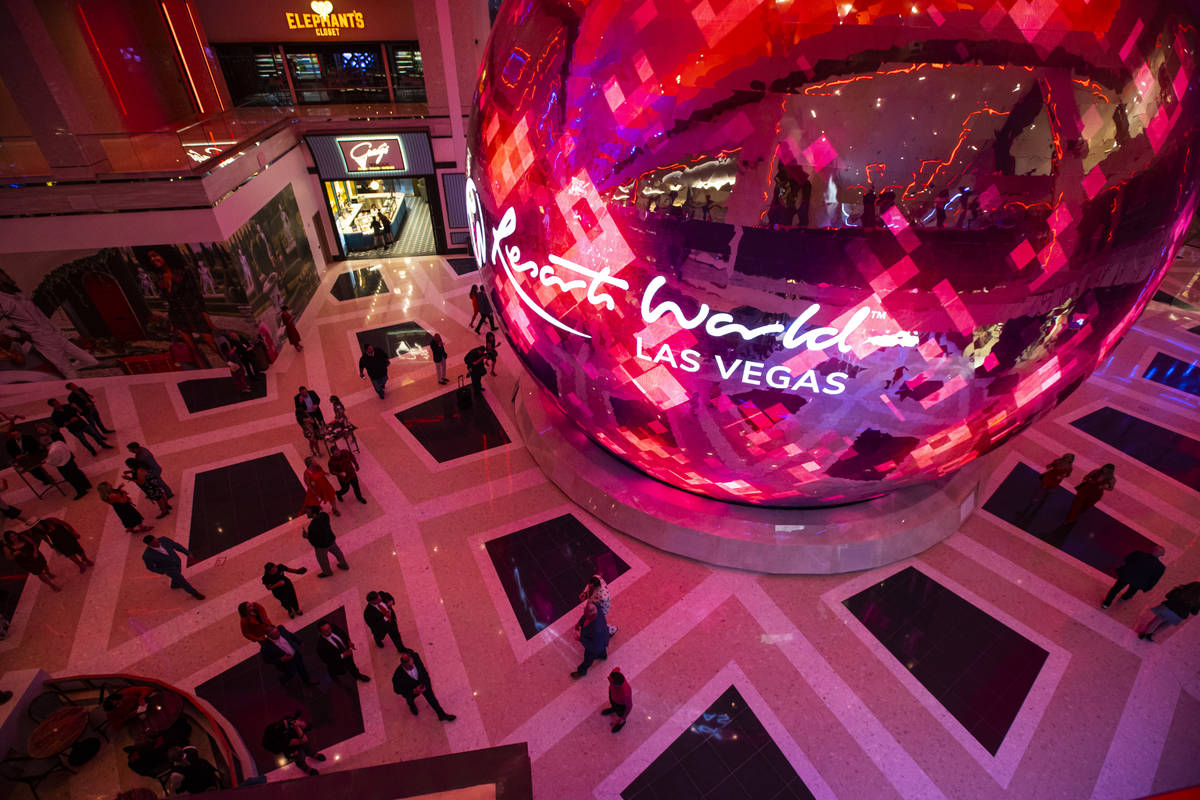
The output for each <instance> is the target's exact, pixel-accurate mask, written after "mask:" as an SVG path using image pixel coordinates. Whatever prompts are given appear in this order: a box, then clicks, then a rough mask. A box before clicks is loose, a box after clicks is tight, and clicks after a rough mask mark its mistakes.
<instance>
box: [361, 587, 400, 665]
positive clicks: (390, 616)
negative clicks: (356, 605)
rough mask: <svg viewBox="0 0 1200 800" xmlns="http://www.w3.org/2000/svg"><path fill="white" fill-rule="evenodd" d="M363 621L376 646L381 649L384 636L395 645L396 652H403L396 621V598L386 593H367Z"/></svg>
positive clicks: (398, 626)
mask: <svg viewBox="0 0 1200 800" xmlns="http://www.w3.org/2000/svg"><path fill="white" fill-rule="evenodd" d="M363 621H364V622H366V623H367V627H368V628H370V630H371V635H372V636H374V637H375V644H376V646H378V647H383V639H384V637H385V636H386V637H388V638H390V639H391V640H392V644H394V645H396V649H397V650H399V651H400V652H404V640H403V639H401V638H400V625H399V623H398V622H397V621H396V598H394V597H392V596H391V595H390V594H388V593H387V592H367V607H366V608H364V609H363Z"/></svg>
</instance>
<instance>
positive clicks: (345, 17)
mask: <svg viewBox="0 0 1200 800" xmlns="http://www.w3.org/2000/svg"><path fill="white" fill-rule="evenodd" d="M311 8H312V10H313V13H311V14H309V13H308V12H297V11H285V12H284V14H283V15H284V17H285V18H286V19H287V26H288V28H289V29H291V30H311V31H312V32H313V34H314V35H316V36H328V37H333V36H341V35H342V30H341V29H342V28H364V27H366V26H365V25H364V24H363V15H362V14H361V13H360V12H358V11H339V12H337V13H334V10H333V3H331V2H329V0H313V2H312V6H311Z"/></svg>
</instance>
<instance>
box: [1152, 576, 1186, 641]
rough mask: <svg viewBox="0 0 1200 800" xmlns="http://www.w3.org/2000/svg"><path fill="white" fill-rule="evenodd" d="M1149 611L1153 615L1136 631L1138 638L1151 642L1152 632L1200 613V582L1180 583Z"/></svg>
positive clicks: (1180, 622)
mask: <svg viewBox="0 0 1200 800" xmlns="http://www.w3.org/2000/svg"><path fill="white" fill-rule="evenodd" d="M1150 611H1151V612H1152V613H1153V614H1154V616H1153V617H1151V618H1150V621H1149V622H1147V623H1146V625H1145V627H1143V628H1142V630H1141V631H1139V632H1138V638H1139V639H1145V640H1146V641H1149V642H1153V641H1154V634H1156V633H1158V632H1159V631H1160V630H1162V629H1163V628H1168V627H1173V626H1175V625H1180V624H1182V623H1183V621H1184V620H1185V619H1187V618H1188V617H1190V616H1192V615H1193V614H1200V582H1196V581H1193V582H1192V583H1181V584H1180V585H1178V586H1176V587H1175V588H1174V589H1172V590H1171V591H1169V592H1167V596H1166V597H1165V598H1164V599H1163V601H1162V604H1161V605H1157V606H1155V607H1154V608H1152V609H1150Z"/></svg>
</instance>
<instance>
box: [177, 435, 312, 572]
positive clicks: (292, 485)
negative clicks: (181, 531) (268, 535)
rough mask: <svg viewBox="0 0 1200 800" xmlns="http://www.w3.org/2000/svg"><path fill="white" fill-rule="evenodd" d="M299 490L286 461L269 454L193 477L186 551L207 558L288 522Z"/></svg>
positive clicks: (199, 558)
mask: <svg viewBox="0 0 1200 800" xmlns="http://www.w3.org/2000/svg"><path fill="white" fill-rule="evenodd" d="M303 502H304V486H303V484H301V483H300V479H299V478H297V477H296V473H295V472H293V471H292V467H291V465H290V464H288V461H287V458H286V457H285V456H284V455H283V454H282V453H274V454H272V455H269V456H263V457H262V458H255V459H251V460H250V461H243V462H241V463H240V464H233V465H232V466H228V467H221V468H219V469H212V470H208V471H207V472H201V473H199V474H198V475H196V479H195V484H194V491H193V495H192V529H191V537H190V539H189V542H190V543H189V545H188V549H190V550H191V551H192V558H193V559H194V560H195V561H203V560H204V559H206V558H211V557H212V556H215V555H217V554H218V553H221V552H223V551H225V550H228V549H229V548H230V547H234V546H236V545H239V544H241V543H242V542H244V541H246V540H248V539H253V538H254V537H255V536H258V535H259V534H260V533H265V532H266V531H269V530H271V529H272V528H276V527H278V526H280V525H282V524H283V523H285V522H287V521H288V520H289V519H292V518H293V517H295V516H296V514H297V513H298V512H299V511H300V506H301V505H302V504H303Z"/></svg>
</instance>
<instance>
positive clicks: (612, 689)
mask: <svg viewBox="0 0 1200 800" xmlns="http://www.w3.org/2000/svg"><path fill="white" fill-rule="evenodd" d="M632 710H633V687H632V686H630V685H629V680H628V679H627V678H626V677H625V676H624V675H622V674H621V668H620V667H617V668H616V669H614V670H613V671H612V672H610V673H608V708H605V709H602V710H601V711H600V714H601V715H602V716H606V717H607V716H608V715H610V714H613V715H615V716H616V719H614V720H613V724H612V732H613V733H619V732H620V730H621V728H624V727H625V721H626V720H628V719H629V712H630V711H632Z"/></svg>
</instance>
